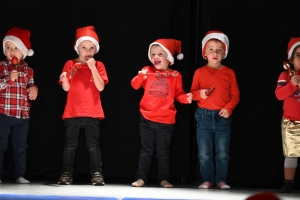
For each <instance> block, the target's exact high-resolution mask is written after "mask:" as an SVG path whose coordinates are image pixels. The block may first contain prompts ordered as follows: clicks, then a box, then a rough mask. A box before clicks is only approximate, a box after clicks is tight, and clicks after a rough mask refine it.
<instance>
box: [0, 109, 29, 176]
mask: <svg viewBox="0 0 300 200" xmlns="http://www.w3.org/2000/svg"><path fill="white" fill-rule="evenodd" d="M28 122H29V119H18V118H15V117H10V116H7V115H4V114H0V179H1V178H2V175H3V171H2V168H3V161H4V152H5V151H6V149H7V146H8V138H9V135H10V134H11V139H12V147H13V150H14V154H13V156H14V166H15V168H14V171H13V175H14V178H15V179H18V178H20V177H24V174H25V167H26V149H27V131H28Z"/></svg>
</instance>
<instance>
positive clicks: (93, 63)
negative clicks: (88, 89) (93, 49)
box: [86, 58, 105, 92]
mask: <svg viewBox="0 0 300 200" xmlns="http://www.w3.org/2000/svg"><path fill="white" fill-rule="evenodd" d="M86 64H87V65H88V67H89V68H90V70H91V72H92V76H93V79H94V84H95V86H96V88H97V90H98V91H99V92H101V91H103V90H104V87H105V84H104V81H103V79H102V78H101V76H100V75H99V73H98V70H97V68H96V61H95V59H94V58H90V59H89V60H88V61H86Z"/></svg>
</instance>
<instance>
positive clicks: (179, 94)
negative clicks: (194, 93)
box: [175, 72, 188, 104]
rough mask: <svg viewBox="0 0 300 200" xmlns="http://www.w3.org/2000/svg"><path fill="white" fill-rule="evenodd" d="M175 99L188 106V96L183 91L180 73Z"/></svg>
mask: <svg viewBox="0 0 300 200" xmlns="http://www.w3.org/2000/svg"><path fill="white" fill-rule="evenodd" d="M175 87H176V88H175V98H176V100H177V101H179V102H180V103H184V104H188V101H187V95H186V93H185V91H184V90H183V85H182V76H181V74H179V72H178V76H177V80H176V86H175Z"/></svg>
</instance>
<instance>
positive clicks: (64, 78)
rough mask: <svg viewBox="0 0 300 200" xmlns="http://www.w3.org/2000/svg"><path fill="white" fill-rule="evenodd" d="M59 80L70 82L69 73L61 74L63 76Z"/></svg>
mask: <svg viewBox="0 0 300 200" xmlns="http://www.w3.org/2000/svg"><path fill="white" fill-rule="evenodd" d="M59 80H61V81H67V80H68V78H67V72H63V73H61V75H60V76H59Z"/></svg>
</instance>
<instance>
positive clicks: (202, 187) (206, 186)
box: [198, 182, 211, 189]
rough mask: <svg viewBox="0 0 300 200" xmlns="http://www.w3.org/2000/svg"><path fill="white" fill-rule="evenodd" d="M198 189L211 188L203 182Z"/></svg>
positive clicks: (208, 183)
mask: <svg viewBox="0 0 300 200" xmlns="http://www.w3.org/2000/svg"><path fill="white" fill-rule="evenodd" d="M198 188H199V189H209V188H211V184H210V182H204V183H202V184H201V185H199V187H198Z"/></svg>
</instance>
